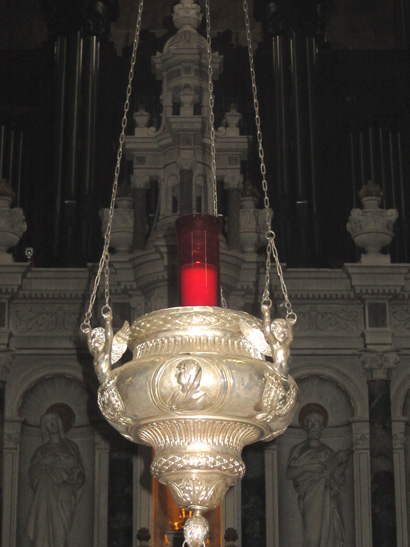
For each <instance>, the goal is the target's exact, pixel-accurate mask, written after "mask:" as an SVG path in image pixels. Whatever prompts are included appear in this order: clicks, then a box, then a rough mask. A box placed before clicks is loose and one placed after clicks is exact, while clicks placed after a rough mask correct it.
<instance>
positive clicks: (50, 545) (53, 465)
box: [25, 412, 85, 547]
mask: <svg viewBox="0 0 410 547" xmlns="http://www.w3.org/2000/svg"><path fill="white" fill-rule="evenodd" d="M40 428H41V436H42V440H43V444H42V445H41V446H39V447H38V448H37V449H36V451H35V452H34V454H33V457H32V459H31V464H30V469H29V477H30V485H31V487H32V489H33V491H34V494H33V500H32V502H31V507H30V511H29V515H28V519H27V524H26V527H25V533H26V534H27V536H28V537H29V539H30V542H31V545H32V546H33V547H67V546H68V536H69V534H70V530H71V526H72V524H73V520H74V513H75V508H76V505H77V501H78V492H79V490H80V488H81V487H82V485H83V484H84V480H85V475H84V469H83V464H82V461H81V455H80V451H79V449H78V446H77V445H76V443H74V442H73V441H70V440H69V439H67V438H66V437H65V435H64V429H63V424H62V421H61V418H60V416H59V415H58V414H56V413H54V412H50V413H46V414H43V416H42V417H41V420H40Z"/></svg>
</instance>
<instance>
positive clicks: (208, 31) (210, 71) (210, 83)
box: [205, 0, 218, 216]
mask: <svg viewBox="0 0 410 547" xmlns="http://www.w3.org/2000/svg"><path fill="white" fill-rule="evenodd" d="M205 13H206V49H207V53H208V90H209V133H210V138H211V177H212V197H213V205H214V216H218V190H217V183H216V151H215V115H214V105H215V97H214V84H213V81H212V77H213V69H212V49H211V16H210V11H209V0H205Z"/></svg>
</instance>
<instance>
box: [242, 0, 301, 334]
mask: <svg viewBox="0 0 410 547" xmlns="http://www.w3.org/2000/svg"><path fill="white" fill-rule="evenodd" d="M243 11H244V15H245V27H246V40H247V43H248V56H249V67H250V72H251V81H252V95H253V108H254V112H255V124H256V137H257V141H258V153H259V159H260V172H261V175H262V189H263V193H264V197H263V203H264V206H265V210H266V232H265V237H266V240H267V244H266V271H265V289H264V291H263V295H262V303H264V304H267V305H268V306H269V307H272V300H271V298H270V268H271V257H273V258H274V260H275V264H276V271H277V274H278V278H279V281H280V286H281V289H282V294H283V297H284V302H283V304H282V305H283V306H285V308H286V318H287V319H288V321H290V322H292V323H293V324H294V323H296V320H297V315H296V313H295V312H294V311H293V309H292V304H291V302H290V300H289V296H288V289H287V287H286V283H285V280H284V277H283V271H282V266H281V264H280V261H279V256H278V250H277V248H276V245H275V237H276V235H275V232H274V231H273V230H272V215H271V213H270V202H269V196H268V182H267V180H266V165H265V152H264V149H263V142H262V130H261V120H260V116H259V101H258V90H257V87H256V76H255V66H254V62H253V49H252V39H251V30H250V23H249V14H248V3H247V1H246V0H243Z"/></svg>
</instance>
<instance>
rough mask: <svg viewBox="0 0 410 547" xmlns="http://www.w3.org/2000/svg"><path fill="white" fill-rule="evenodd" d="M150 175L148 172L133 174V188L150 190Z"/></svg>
mask: <svg viewBox="0 0 410 547" xmlns="http://www.w3.org/2000/svg"><path fill="white" fill-rule="evenodd" d="M149 183H150V177H149V175H148V174H142V173H141V174H138V175H131V188H138V189H141V190H148V188H149Z"/></svg>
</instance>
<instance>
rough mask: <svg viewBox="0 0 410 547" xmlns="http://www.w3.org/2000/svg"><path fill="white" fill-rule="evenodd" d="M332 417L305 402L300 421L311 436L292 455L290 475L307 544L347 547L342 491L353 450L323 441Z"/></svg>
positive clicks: (304, 546) (316, 405)
mask: <svg viewBox="0 0 410 547" xmlns="http://www.w3.org/2000/svg"><path fill="white" fill-rule="evenodd" d="M327 420H328V414H327V411H326V409H325V408H324V407H323V406H321V405H319V404H315V403H311V404H308V405H305V406H304V407H303V408H302V409H301V411H300V413H299V422H300V423H301V425H302V427H303V428H304V429H305V431H306V433H307V439H306V440H305V441H303V442H302V443H299V444H297V445H296V446H294V447H293V448H292V449H291V451H290V454H289V460H288V466H287V470H286V476H287V478H288V479H290V480H293V485H294V487H295V490H296V491H297V493H298V494H299V498H298V504H299V510H300V513H301V516H302V524H303V547H343V546H344V525H343V517H342V508H341V500H340V496H339V492H340V491H341V489H342V488H343V486H344V480H345V472H346V467H347V465H348V463H349V458H350V454H351V450H350V449H345V450H339V451H337V452H334V451H333V450H332V449H331V448H330V447H329V446H327V445H326V444H324V443H322V442H321V440H320V436H321V433H322V431H323V429H324V428H325V426H326V424H327Z"/></svg>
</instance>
